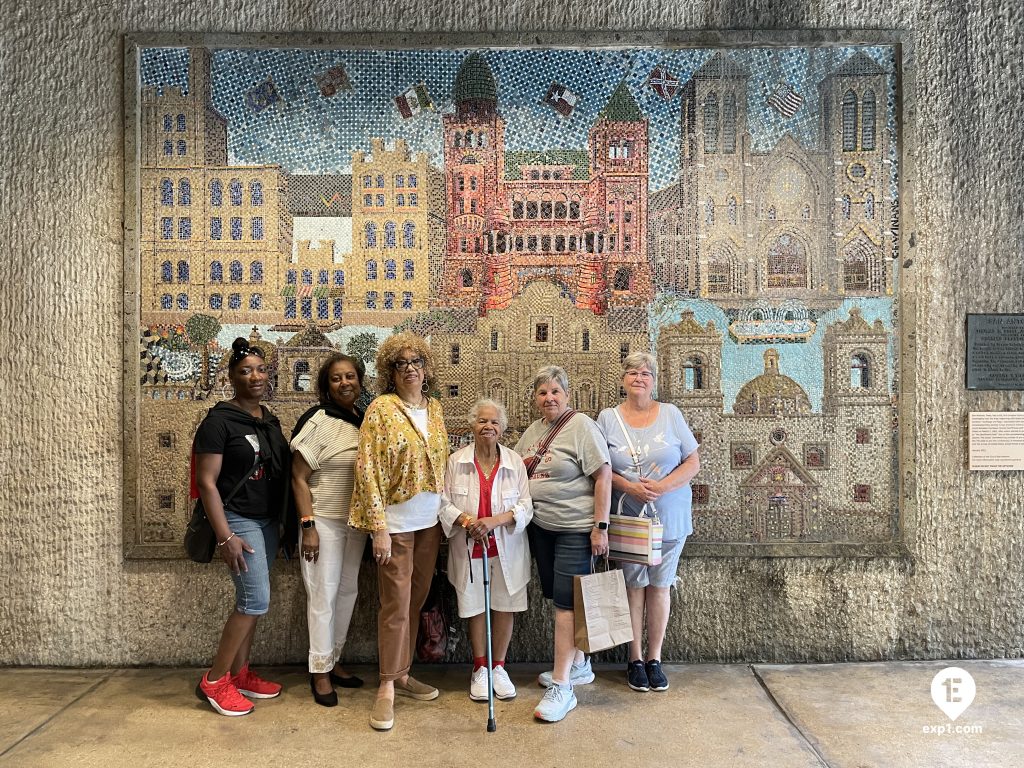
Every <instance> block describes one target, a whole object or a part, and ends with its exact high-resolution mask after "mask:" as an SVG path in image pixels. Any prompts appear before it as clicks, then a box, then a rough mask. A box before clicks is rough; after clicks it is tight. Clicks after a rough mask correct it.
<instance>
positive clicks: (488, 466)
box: [473, 453, 498, 477]
mask: <svg viewBox="0 0 1024 768" xmlns="http://www.w3.org/2000/svg"><path fill="white" fill-rule="evenodd" d="M473 458H474V459H475V460H476V463H477V465H478V466H479V467H480V469H481V470H482V471H483V473H484V477H490V476H491V472H493V471H494V465H495V464H497V463H498V456H497V455H495V457H494V459H493V460H491V461H488V460H486V459H481V458H480V457H479V456H478V455H477V454H476V453H474V454H473Z"/></svg>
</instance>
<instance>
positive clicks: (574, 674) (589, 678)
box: [537, 656, 594, 688]
mask: <svg viewBox="0 0 1024 768" xmlns="http://www.w3.org/2000/svg"><path fill="white" fill-rule="evenodd" d="M553 674H554V672H553V671H551V670H549V671H547V672H541V673H540V674H539V675H538V676H537V684H538V685H540V686H541V687H543V688H550V687H551V678H552V675H553ZM569 682H570V683H571V684H572V685H574V686H575V685H587V684H588V683H592V682H594V670H593V669H592V668H591V666H590V657H589V656H585V657H584V658H583V663H582V664H576V662H573V664H572V666H571V667H569Z"/></svg>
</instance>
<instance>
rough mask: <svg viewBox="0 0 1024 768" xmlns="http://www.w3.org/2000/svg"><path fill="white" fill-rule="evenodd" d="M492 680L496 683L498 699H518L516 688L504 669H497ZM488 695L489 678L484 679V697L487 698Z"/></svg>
mask: <svg viewBox="0 0 1024 768" xmlns="http://www.w3.org/2000/svg"><path fill="white" fill-rule="evenodd" d="M492 679H493V681H494V695H495V696H496V697H497V698H499V699H501V700H502V701H505V700H506V699H514V698H515V697H516V687H515V686H514V685H513V684H512V681H511V680H510V679H509V677H508V672H506V671H505V668H504V667H495V668H494V674H493V675H492ZM486 695H487V678H486V677H484V696H485V697H486Z"/></svg>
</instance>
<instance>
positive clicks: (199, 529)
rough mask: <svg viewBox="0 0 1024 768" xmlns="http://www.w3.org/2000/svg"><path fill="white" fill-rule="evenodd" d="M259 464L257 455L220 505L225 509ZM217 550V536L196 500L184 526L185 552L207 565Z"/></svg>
mask: <svg viewBox="0 0 1024 768" xmlns="http://www.w3.org/2000/svg"><path fill="white" fill-rule="evenodd" d="M259 464H260V455H259V454H258V453H257V454H256V456H255V458H254V459H253V462H252V468H251V469H250V470H249V471H248V472H246V473H245V474H244V475H242V479H241V480H239V481H238V484H237V485H236V486H235V487H234V488H232V489H231V493H229V494H228V495H227V496H225V497H224V500H223V502H222V505H223V507H224V509H227V506H228V502H229V501H231V499H232V498H234V495H235V494H236V493H238V492H239V491H240V490H241V488H242V486H243V485H245V481H246V480H248V479H249V478H250V477H252V473H253V472H255V471H256V467H258V466H259ZM216 548H217V535H216V534H215V533H214V532H213V525H211V524H210V518H208V517H207V516H206V509H205V508H204V507H203V499H202V497H199V498H198V499H196V505H195V507H193V508H192V517H191V518H190V519H189V521H188V525H186V526H185V552H186V554H188V556H189V558H190V559H191V560H193V561H195V562H197V563H208V562H210V561H211V560H213V552H214V550H215V549H216Z"/></svg>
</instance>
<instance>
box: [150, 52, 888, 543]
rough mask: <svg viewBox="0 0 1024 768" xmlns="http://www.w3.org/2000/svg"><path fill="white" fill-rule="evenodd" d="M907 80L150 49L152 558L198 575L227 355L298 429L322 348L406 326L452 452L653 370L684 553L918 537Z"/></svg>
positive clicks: (532, 57)
mask: <svg viewBox="0 0 1024 768" xmlns="http://www.w3.org/2000/svg"><path fill="white" fill-rule="evenodd" d="M894 62H895V55H894V50H893V48H891V47H886V46H875V47H824V46H823V47H813V46H812V47H803V48H798V47H794V48H779V49H767V48H742V47H737V48H730V49H720V50H706V49H691V50H674V51H670V50H658V49H642V48H637V49H621V50H615V51H611V50H597V49H595V50H588V49H582V48H581V49H540V48H538V49H485V50H478V51H460V50H383V51H361V50H357V49H352V50H338V51H303V50H298V49H297V50H289V51H283V50H280V51H278V50H265V51H263V50H248V51H240V50H235V49H224V50H217V51H208V50H206V49H202V48H193V49H146V50H144V51H143V52H142V63H141V80H142V84H141V90H140V93H139V115H138V120H139V127H140V135H141V151H140V157H139V167H138V178H139V187H140V189H139V192H140V195H141V201H142V205H141V211H142V213H141V221H140V222H139V224H140V233H141V234H140V252H139V259H140V267H141V269H140V273H141V281H142V285H141V294H140V295H141V302H140V303H141V312H140V317H139V322H140V385H139V393H138V394H139V398H140V408H139V413H140V425H139V444H140V456H139V464H138V467H139V478H140V479H139V492H138V498H139V499H140V504H139V509H138V510H136V517H135V519H136V521H137V523H136V528H137V530H136V539H137V542H138V544H139V547H140V548H141V549H140V551H145V552H148V553H150V554H152V555H153V556H167V557H175V556H179V554H180V552H179V550H178V548H177V544H176V542H177V538H178V530H179V528H180V525H181V523H182V522H183V521H184V519H185V517H186V515H187V513H188V500H187V456H188V449H189V446H190V443H191V436H192V433H193V431H194V429H195V427H196V425H197V424H198V423H199V420H200V419H201V418H202V415H203V414H204V413H205V411H206V409H207V408H208V407H209V405H210V403H211V402H213V401H215V400H217V399H221V398H225V397H229V396H230V387H229V385H228V383H227V378H226V367H225V365H226V364H225V360H226V357H225V355H226V350H227V349H228V348H229V346H230V342H231V339H232V338H234V337H235V336H238V335H243V336H247V337H250V338H251V339H253V340H254V341H258V342H259V343H260V344H262V345H263V346H265V347H266V349H267V350H268V354H269V357H268V361H269V362H270V365H271V369H272V376H273V393H272V394H271V396H270V397H269V400H270V403H269V404H270V406H271V407H272V408H273V409H274V410H275V412H277V413H278V415H279V416H281V418H282V422H283V424H284V425H285V427H286V429H288V428H290V425H291V424H292V423H293V421H294V418H295V417H296V416H297V415H298V414H299V413H301V411H302V410H303V409H304V408H305V406H306V405H307V404H308V403H309V402H311V401H312V400H313V398H314V396H315V393H314V392H313V386H312V385H313V379H314V378H315V374H316V370H317V367H318V365H319V363H320V361H322V360H323V359H324V358H325V357H326V356H327V355H328V354H330V353H331V352H332V351H334V350H342V351H346V350H347V349H348V345H350V344H356V346H357V347H358V348H359V349H360V350H362V352H363V353H364V354H366V355H367V356H368V357H370V358H372V347H373V345H374V343H379V341H380V340H381V339H383V338H384V337H386V336H387V335H388V334H389V333H391V332H393V331H394V330H395V329H407V328H412V329H414V330H417V331H420V332H422V333H424V334H427V335H429V336H430V340H431V343H432V345H433V348H434V352H435V356H436V359H437V365H438V371H437V374H438V375H437V390H436V393H435V394H437V396H438V397H439V398H440V399H441V402H442V404H443V405H444V409H445V419H446V423H447V424H448V428H449V430H450V432H451V434H452V436H453V443H458V442H459V441H462V440H465V439H466V434H467V428H466V422H465V417H466V413H467V411H468V409H469V407H470V406H471V404H472V403H473V401H474V400H475V399H476V398H477V397H479V396H480V395H486V396H489V397H492V398H494V399H496V400H499V401H500V402H503V403H505V404H506V405H507V407H508V410H509V418H510V427H509V431H508V433H507V436H508V437H509V439H514V438H515V436H516V434H517V433H518V432H519V431H520V430H521V429H523V428H524V427H525V426H526V425H527V424H528V423H529V422H530V421H532V419H533V418H535V415H534V414H533V412H532V403H531V397H530V392H529V386H530V382H531V381H532V376H533V372H534V371H535V370H536V369H537V368H538V367H540V366H542V365H546V364H552V363H554V364H558V365H561V366H563V367H564V368H566V370H567V371H568V373H569V377H570V384H571V390H572V391H571V396H572V400H573V403H574V405H575V406H576V407H577V408H579V409H580V410H582V411H584V412H586V413H589V414H590V415H592V416H593V415H596V414H597V413H598V412H599V411H600V410H601V409H602V408H605V407H608V406H611V405H614V404H616V403H617V402H619V400H620V398H621V392H620V376H619V370H620V368H619V365H620V361H621V360H622V359H623V357H624V356H625V355H626V354H628V353H629V352H630V351H634V350H651V351H653V352H654V353H655V354H656V356H657V358H658V361H659V367H660V371H659V391H660V397H661V398H662V399H664V400H666V401H669V402H673V403H675V404H677V405H678V406H679V407H680V408H681V409H682V411H683V413H684V415H685V416H686V418H687V419H688V421H689V422H690V424H691V426H692V427H693V429H694V431H695V432H696V433H698V434H699V436H700V442H701V456H702V470H701V472H700V474H699V475H698V476H697V478H695V479H694V481H693V490H694V499H695V525H696V528H695V533H694V536H693V540H694V541H695V542H703V543H711V544H715V543H718V544H724V545H725V544H727V545H732V544H737V543H739V544H749V545H754V546H755V547H756V546H757V545H769V544H777V543H783V544H787V545H794V546H796V547H797V550H794V551H796V552H799V551H802V550H799V547H800V546H803V545H808V546H811V545H818V544H822V543H824V544H829V543H842V544H852V545H865V546H867V545H871V544H876V543H879V542H882V543H884V542H893V541H897V540H898V538H899V531H898V529H897V525H896V520H897V492H896V477H897V472H896V427H895V418H894V415H895V407H896V401H895V397H894V394H893V393H894V392H895V391H896V365H895V360H896V359H897V349H896V338H897V334H896V330H897V327H896V325H895V320H894V318H895V314H896V313H895V305H894V301H895V299H896V297H897V296H898V275H897V272H896V265H897V260H896V256H897V252H896V243H897V242H898V239H899V232H898V221H899V218H898V210H899V197H898V185H897V180H898V168H897V146H896V137H897V130H896V124H897V117H898V114H897V106H898V105H897V102H896V97H895V92H896V90H895V83H894V74H893V73H894V68H895V64H894ZM325 71H331V72H343V73H344V74H345V83H346V87H344V88H334V89H323V88H321V80H322V75H323V73H324V72H325ZM318 78H320V79H318ZM396 94H397V96H396ZM411 94H415V96H416V99H415V103H413V101H412V96H411ZM373 374H374V372H373V371H372V368H371V371H370V375H371V377H372V375H373ZM807 551H810V550H807Z"/></svg>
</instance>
